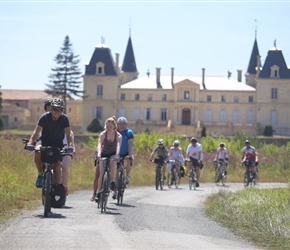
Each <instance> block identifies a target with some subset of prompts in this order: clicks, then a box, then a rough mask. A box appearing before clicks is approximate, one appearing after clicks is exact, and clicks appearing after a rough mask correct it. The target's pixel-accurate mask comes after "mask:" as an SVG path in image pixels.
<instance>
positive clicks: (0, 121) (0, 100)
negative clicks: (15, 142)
mask: <svg viewBox="0 0 290 250" xmlns="http://www.w3.org/2000/svg"><path fill="white" fill-rule="evenodd" d="M0 89H1V86H0ZM1 113H2V92H1V91H0V114H1ZM3 129H4V124H3V121H2V117H1V116H0V130H3Z"/></svg>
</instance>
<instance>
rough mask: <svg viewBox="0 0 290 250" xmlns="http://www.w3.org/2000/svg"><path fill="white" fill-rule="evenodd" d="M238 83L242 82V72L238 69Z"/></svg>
mask: <svg viewBox="0 0 290 250" xmlns="http://www.w3.org/2000/svg"><path fill="white" fill-rule="evenodd" d="M237 71H238V82H242V70H241V69H238V70H237Z"/></svg>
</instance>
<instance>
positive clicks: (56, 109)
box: [52, 108, 63, 113]
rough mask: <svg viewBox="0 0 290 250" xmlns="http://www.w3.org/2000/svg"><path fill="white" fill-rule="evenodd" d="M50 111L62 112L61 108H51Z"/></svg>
mask: <svg viewBox="0 0 290 250" xmlns="http://www.w3.org/2000/svg"><path fill="white" fill-rule="evenodd" d="M52 111H54V112H59V113H62V112H63V109H58V108H52Z"/></svg>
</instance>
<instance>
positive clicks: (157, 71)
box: [156, 68, 162, 89]
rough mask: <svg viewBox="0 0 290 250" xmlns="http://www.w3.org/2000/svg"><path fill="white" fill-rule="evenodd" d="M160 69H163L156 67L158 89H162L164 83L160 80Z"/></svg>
mask: <svg viewBox="0 0 290 250" xmlns="http://www.w3.org/2000/svg"><path fill="white" fill-rule="evenodd" d="M160 71H161V68H156V84H157V88H158V89H162V85H161V82H160Z"/></svg>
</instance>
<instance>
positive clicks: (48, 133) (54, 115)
mask: <svg viewBox="0 0 290 250" xmlns="http://www.w3.org/2000/svg"><path fill="white" fill-rule="evenodd" d="M45 105H46V104H45ZM64 107H65V102H64V101H63V100H61V99H54V100H53V101H52V102H51V111H50V112H46V113H43V114H42V115H41V116H40V118H39V120H38V122H37V124H36V126H35V129H34V131H33V133H32V135H31V137H30V139H29V141H28V143H27V147H26V148H27V149H28V150H32V149H33V148H34V146H35V149H40V147H41V146H51V147H57V148H63V138H64V135H66V136H67V144H68V146H69V148H70V151H74V147H73V146H74V145H73V140H72V134H71V129H70V121H69V118H68V116H67V115H65V114H63V110H64ZM40 134H41V141H39V142H38V143H37V139H38V137H39V135H40ZM36 143H37V144H36ZM34 160H35V164H36V167H37V170H38V177H37V180H36V187H37V188H41V187H42V180H43V173H42V162H41V155H40V153H35V158H34ZM53 172H54V182H55V184H61V183H62V177H61V161H58V163H56V164H54V165H53Z"/></svg>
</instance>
